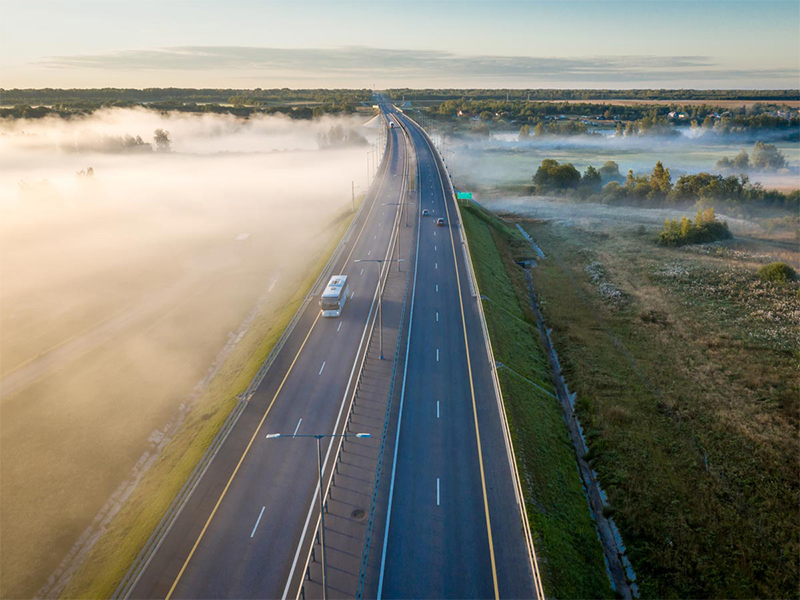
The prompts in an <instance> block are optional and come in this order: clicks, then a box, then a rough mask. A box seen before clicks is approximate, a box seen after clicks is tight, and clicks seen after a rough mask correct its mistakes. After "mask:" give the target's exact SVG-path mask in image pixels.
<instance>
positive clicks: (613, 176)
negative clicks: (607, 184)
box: [600, 160, 622, 181]
mask: <svg viewBox="0 0 800 600" xmlns="http://www.w3.org/2000/svg"><path fill="white" fill-rule="evenodd" d="M600 176H601V177H602V178H603V181H619V180H620V179H622V175H620V174H619V165H618V164H617V163H616V162H615V161H613V160H607V161H606V162H605V163H604V164H603V166H602V167H600Z"/></svg>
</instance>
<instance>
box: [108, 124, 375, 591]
mask: <svg viewBox="0 0 800 600" xmlns="http://www.w3.org/2000/svg"><path fill="white" fill-rule="evenodd" d="M386 147H388V136H387V141H386V146H385V147H384V152H383V156H382V157H381V162H380V165H379V168H378V172H382V171H384V170H385V169H387V168H388V164H387V161H386V156H387V153H386ZM375 181H378V178H377V177H376V178H375V180H374V181H373V184H374V182H375ZM367 193H368V194H369V193H373V194H377V190H375V191H374V192H373V191H372V190H370V191H368V192H367ZM373 201H377V198H373ZM367 204H369V202H368V201H367V199H366V198H365V201H364V202H362V203H361V206H359V208H358V210H357V211H356V214H355V216H354V217H353V220H352V222H351V223H350V225H349V226H348V228H347V230H346V231H345V233H344V235H343V236H342V239H341V240H340V242H339V244H338V245H337V247H336V249H335V250H334V252H333V254H332V255H331V257H330V258H329V259H328V262H327V263H325V266H324V267H323V269H322V271H320V274H319V275H318V276H317V279H316V280H315V281H314V284H313V285H312V286H311V287H310V288H309V291H308V293H307V294H306V296H305V297H304V298H303V301H302V302H301V304H300V306H299V307H298V308H297V310H296V311H295V313H294V315H293V316H292V318H291V320H290V321H289V323H288V324H287V326H286V328H285V329H284V331H283V333H282V334H281V336H280V337H279V338H278V341H277V342H275V345H274V346H273V347H272V350H271V351H270V353H269V354H268V355H267V358H266V359H265V360H264V362H263V363H262V364H261V367H260V368H259V370H258V371H257V372H256V375H255V376H254V377H253V379H252V380H251V382H250V384H249V385H248V386H247V389H246V390H245V391H244V392H243V393H241V394H239V401H238V402H237V404H236V406H235V407H234V408H233V410H232V411H231V413H230V414H229V415H228V418H227V419H226V420H225V422H224V423H223V425H222V427H221V428H220V430H219V431H218V432H217V434H216V435H215V436H214V439H213V440H212V441H211V444H210V445H209V447H208V448H207V449H206V451H205V452H204V453H203V456H202V457H201V458H200V461H199V462H198V463H197V465H196V466H195V468H194V469H193V470H192V472H191V474H190V475H189V478H188V479H187V481H186V483H184V485H183V486H182V487H181V489H180V490H179V491H178V494H177V495H176V496H175V499H174V500H173V501H172V503H171V504H170V505H169V507H168V508H167V511H166V512H165V513H164V516H163V517H162V518H161V520H160V521H159V522H158V524H157V525H156V528H155V529H154V530H153V533H152V534H151V535H150V537H149V538H148V539H147V541H146V542H145V545H144V547H143V548H142V550H141V551H140V552H139V554H138V555H137V556H136V558H135V559H134V561H133V563H132V565H131V566H130V568H129V569H128V571H127V572H126V574H125V576H124V577H123V578H122V581H120V583H119V585H118V586H117V588H116V590H114V593H113V595H112V596H111V598H112V599H113V600H127V598H129V597H130V594H131V593H132V592H133V589H134V588H135V587H136V584H137V583H138V581H139V579H140V578H141V576H142V574H143V573H144V571H145V570H146V569H147V567H148V566H149V564H150V562H151V561H152V559H153V556H154V555H155V553H156V552H157V551H158V549H159V547H160V546H161V544H162V543H163V541H164V538H165V537H166V536H167V534H169V532H170V530H171V529H172V526H173V525H174V523H175V521H176V520H177V518H178V517H179V516H180V514H181V511H182V510H183V508H184V506H186V503H187V502H188V501H189V499H190V498H191V496H192V493H193V492H194V490H195V489H196V488H197V486H198V484H199V483H200V481H201V480H202V478H203V475H205V473H206V471H207V470H208V468H209V467H210V466H211V463H212V462H213V460H214V458H215V457H216V455H217V453H218V452H219V449H220V448H221V447H222V445H223V444H224V443H225V440H226V439H227V438H228V435H229V434H230V432H231V431H232V429H233V427H234V426H235V425H236V423H237V422H238V420H239V417H240V416H241V414H242V412H244V409H245V408H246V406H247V404H248V402H249V400H250V398H251V397H252V395H253V394H254V393H255V391H256V390H257V389H258V386H259V385H261V382H262V381H263V380H264V377H266V374H267V372H268V371H269V369H270V367H271V366H272V364H273V363H274V362H275V359H276V358H277V356H278V354H279V353H280V351H281V350H282V349H283V346H284V345H285V344H286V341H287V340H288V339H289V337H290V336H291V334H292V333H293V332H294V329H295V327H296V326H297V323H298V322H299V321H300V319H301V318H302V316H303V313H304V312H305V309H306V307H307V306H308V304H309V303H310V302H311V299H312V298H313V297H314V295H315V293H316V290H317V288H318V287H319V286H320V284H321V283H322V282H323V281H324V280H325V279H326V278H327V277H328V276H329V275H330V270H331V268H332V267H333V265H334V264H336V261H338V260H339V258H341V255H342V253H343V251H344V248H345V247H346V245H347V243H348V242H349V240H350V238H351V237H352V233H353V230H354V228H355V226H356V223H357V222H358V220H359V218H360V216H361V213H362V212H363V210H364V207H365V206H366V205H367Z"/></svg>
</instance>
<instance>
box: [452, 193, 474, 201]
mask: <svg viewBox="0 0 800 600" xmlns="http://www.w3.org/2000/svg"><path fill="white" fill-rule="evenodd" d="M456 198H457V199H458V200H472V192H456Z"/></svg>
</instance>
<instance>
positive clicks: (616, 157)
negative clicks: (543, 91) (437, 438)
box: [448, 128, 800, 189]
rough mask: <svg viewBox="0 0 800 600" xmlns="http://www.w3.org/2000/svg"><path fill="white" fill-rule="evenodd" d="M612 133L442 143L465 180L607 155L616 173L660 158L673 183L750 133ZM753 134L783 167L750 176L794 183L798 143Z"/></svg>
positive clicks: (745, 146)
mask: <svg viewBox="0 0 800 600" xmlns="http://www.w3.org/2000/svg"><path fill="white" fill-rule="evenodd" d="M612 133H613V131H611V130H608V131H607V132H606V133H595V134H591V135H572V136H557V135H546V136H543V137H541V138H539V137H536V136H531V137H530V138H528V139H522V140H521V139H520V138H519V134H518V133H516V132H511V131H506V132H492V134H491V137H486V136H479V135H468V136H465V137H454V138H449V139H448V142H449V146H448V147H449V148H451V149H453V150H454V151H455V154H456V161H455V172H456V176H457V177H458V178H459V179H461V180H462V181H463V182H464V183H466V184H473V185H479V186H495V185H502V184H504V183H530V182H531V178H532V177H533V175H534V173H536V169H537V168H538V166H539V165H540V164H541V162H542V160H544V159H546V158H554V159H556V160H557V161H559V162H561V163H564V162H571V163H573V164H574V165H575V167H576V168H577V169H579V170H580V171H584V170H585V169H586V167H588V166H589V165H593V166H594V167H595V168H600V167H601V166H602V165H603V163H604V162H606V161H608V160H613V161H616V162H617V163H619V169H620V173H622V175H625V174H626V173H627V171H628V169H633V171H634V173H636V174H644V173H649V172H650V171H652V169H653V166H654V165H655V163H656V162H657V161H659V160H660V161H661V162H662V163H663V164H664V166H665V167H667V168H669V170H670V172H671V173H672V178H673V182H674V181H675V180H677V178H678V177H679V176H680V175H684V174H687V173H698V172H700V171H706V172H710V173H718V172H719V170H718V169H716V168H715V165H716V163H717V161H718V160H720V159H721V158H723V157H729V158H732V157H734V156H736V154H738V153H739V151H740V150H746V151H747V152H748V153H749V152H751V150H752V147H753V142H754V138H753V137H752V136H750V137H745V136H741V135H735V134H722V135H718V134H714V133H710V132H705V131H703V130H702V129H696V130H691V129H689V128H685V129H682V130H680V134H679V135H671V136H658V135H634V136H625V137H622V138H618V137H615V136H614V135H610V134H612ZM783 135H784V136H785V132H784V133H783ZM757 139H758V140H760V141H764V142H769V143H774V144H775V145H776V146H777V147H778V149H779V150H780V151H781V152H782V153H783V154H784V156H785V157H786V161H787V163H788V168H786V169H783V170H781V171H778V172H764V171H749V172H748V173H747V174H748V175H749V176H750V178H751V180H752V181H754V182H755V181H758V182H760V183H762V184H763V185H764V186H765V187H770V188H772V187H775V188H781V189H795V188H797V187H800V144H798V143H797V142H788V141H785V140H784V139H781V138H780V137H779V135H776V133H775V132H763V133H762V134H760V135H759V137H758V138H757ZM737 174H738V173H737Z"/></svg>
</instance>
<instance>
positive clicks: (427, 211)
mask: <svg viewBox="0 0 800 600" xmlns="http://www.w3.org/2000/svg"><path fill="white" fill-rule="evenodd" d="M430 214H431V211H429V210H428V209H427V208H424V209H423V210H422V216H423V217H428V216H430Z"/></svg>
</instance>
